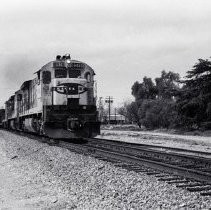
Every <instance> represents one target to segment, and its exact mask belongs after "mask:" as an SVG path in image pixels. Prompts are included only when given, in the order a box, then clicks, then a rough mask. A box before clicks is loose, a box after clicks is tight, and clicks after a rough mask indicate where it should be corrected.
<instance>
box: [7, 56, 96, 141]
mask: <svg viewBox="0 0 211 210" xmlns="http://www.w3.org/2000/svg"><path fill="white" fill-rule="evenodd" d="M35 75H36V76H35V78H34V79H32V80H28V81H25V82H24V83H23V84H22V85H21V87H20V89H19V90H17V91H16V92H15V94H14V95H12V96H11V97H10V98H9V100H8V101H6V103H5V119H4V120H3V127H5V128H8V129H14V130H21V131H27V132H33V133H38V134H42V135H46V136H48V137H50V138H55V139H58V138H70V139H71V138H85V137H95V136H96V135H98V134H99V133H100V122H99V121H98V112H97V108H96V96H95V81H94V75H95V72H94V70H93V69H92V68H91V67H90V66H89V65H87V64H86V63H84V62H80V61H77V60H72V59H71V57H70V55H69V54H66V55H64V56H60V55H57V56H56V59H55V60H54V61H51V62H49V63H47V64H46V65H44V66H43V67H42V68H41V69H40V70H38V71H37V72H35Z"/></svg>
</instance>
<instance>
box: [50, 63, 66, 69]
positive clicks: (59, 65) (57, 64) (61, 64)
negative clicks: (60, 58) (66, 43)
mask: <svg viewBox="0 0 211 210" xmlns="http://www.w3.org/2000/svg"><path fill="white" fill-rule="evenodd" d="M53 67H54V68H60V67H64V68H65V63H64V62H54V63H53Z"/></svg>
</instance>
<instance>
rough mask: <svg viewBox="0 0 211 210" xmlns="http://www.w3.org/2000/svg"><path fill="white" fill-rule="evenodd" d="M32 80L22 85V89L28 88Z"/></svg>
mask: <svg viewBox="0 0 211 210" xmlns="http://www.w3.org/2000/svg"><path fill="white" fill-rule="evenodd" d="M31 81H32V80H27V81H25V82H24V83H23V84H22V85H21V88H20V89H21V90H24V89H27V88H28V87H29V84H30V82H31Z"/></svg>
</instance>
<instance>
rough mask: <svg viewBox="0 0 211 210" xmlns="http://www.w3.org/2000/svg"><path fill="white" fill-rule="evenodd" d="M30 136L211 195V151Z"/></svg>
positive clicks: (103, 140) (111, 141) (99, 140)
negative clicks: (68, 140)
mask: <svg viewBox="0 0 211 210" xmlns="http://www.w3.org/2000/svg"><path fill="white" fill-rule="evenodd" d="M19 135H26V134H20V133H19ZM27 136H28V137H32V138H35V139H36V140H38V141H40V140H41V139H42V140H41V141H44V142H46V143H48V144H50V145H56V146H60V147H63V148H66V149H69V150H70V151H74V152H77V153H82V154H85V155H90V156H93V157H95V158H98V159H102V160H105V161H109V162H112V163H113V164H114V165H115V166H116V167H122V168H126V169H127V170H133V171H136V172H145V173H147V174H148V175H154V176H156V177H157V178H158V180H160V181H166V182H168V183H171V184H176V186H177V187H183V188H186V189H187V190H189V191H194V192H200V194H201V195H211V153H208V152H198V151H192V150H185V149H178V148H170V147H162V146H154V145H146V144H131V143H126V142H120V141H113V140H105V139H97V138H94V139H93V138H92V139H84V140H83V141H80V142H78V141H71V142H67V141H63V140H59V141H58V140H52V139H48V138H45V137H42V138H40V137H38V136H34V135H28V134H27Z"/></svg>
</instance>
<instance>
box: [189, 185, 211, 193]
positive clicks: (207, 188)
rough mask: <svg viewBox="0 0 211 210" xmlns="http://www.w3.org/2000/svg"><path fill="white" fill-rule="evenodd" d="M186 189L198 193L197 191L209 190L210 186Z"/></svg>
mask: <svg viewBox="0 0 211 210" xmlns="http://www.w3.org/2000/svg"><path fill="white" fill-rule="evenodd" d="M186 189H187V190H188V191H190V192H199V191H203V190H211V185H205V186H197V187H187V188H186Z"/></svg>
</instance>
